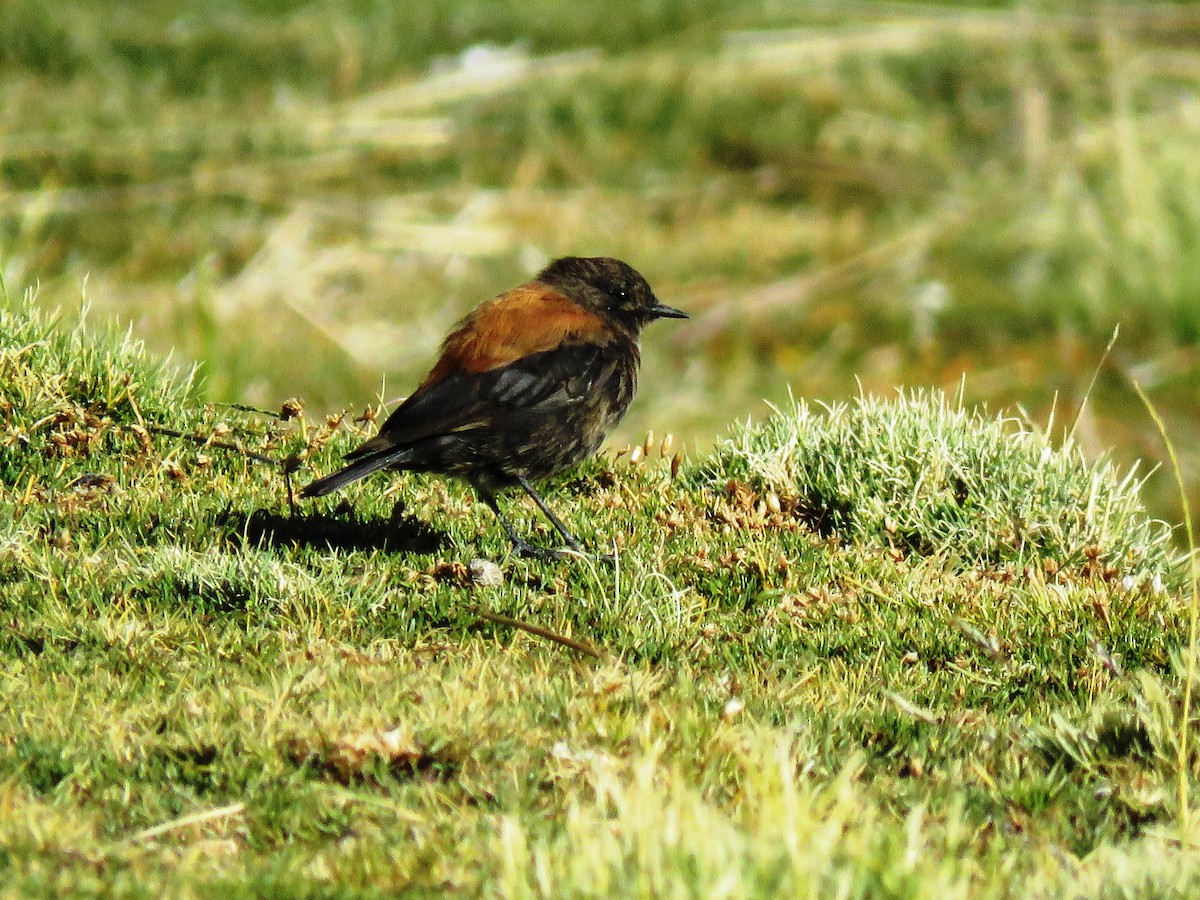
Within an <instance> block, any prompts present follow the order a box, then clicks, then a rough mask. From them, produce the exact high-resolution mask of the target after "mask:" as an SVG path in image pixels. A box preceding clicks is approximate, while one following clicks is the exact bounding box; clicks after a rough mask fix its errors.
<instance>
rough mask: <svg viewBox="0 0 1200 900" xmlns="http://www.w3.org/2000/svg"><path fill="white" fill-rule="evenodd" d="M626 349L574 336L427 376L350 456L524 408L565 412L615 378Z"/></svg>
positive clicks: (464, 428) (450, 431) (469, 426)
mask: <svg viewBox="0 0 1200 900" xmlns="http://www.w3.org/2000/svg"><path fill="white" fill-rule="evenodd" d="M623 352H624V351H622V350H620V349H619V344H617V343H616V342H607V343H597V342H594V341H574V342H570V343H564V344H560V345H559V346H557V347H555V348H553V349H550V350H543V351H541V352H538V353H531V354H528V355H526V356H522V357H520V358H518V359H515V360H513V361H511V362H509V363H507V364H505V365H502V366H498V367H496V368H492V369H488V370H486V371H483V372H462V371H460V372H455V373H454V374H451V375H448V376H446V377H444V378H443V379H442V380H440V381H436V382H433V383H430V382H429V381H426V383H425V384H423V385H422V386H421V387H420V388H419V389H418V390H417V391H416V392H415V393H414V394H413V395H412V396H411V397H409V398H408V399H407V400H405V401H404V402H403V403H402V404H400V406H398V407H397V408H396V410H395V411H394V412H393V413H392V414H391V415H390V416H388V418H387V421H386V422H384V423H383V426H382V427H381V428H380V429H379V434H377V435H376V436H375V437H373V438H372V439H371V440H369V441H367V442H366V443H365V444H363V445H362V446H361V447H359V448H358V449H356V450H355V451H354V452H352V453H350V454H349V455H348V456H347V457H346V458H347V459H359V458H361V457H364V456H367V455H369V454H371V453H375V452H378V451H380V450H386V449H390V448H395V447H400V446H405V445H409V444H414V443H416V442H417V441H421V440H424V439H426V438H430V437H436V436H439V435H445V434H454V433H461V432H466V431H471V430H474V429H477V428H487V427H488V426H489V425H491V424H492V423H493V422H494V421H497V420H502V419H505V418H508V417H512V416H519V415H522V414H526V413H536V414H537V415H538V416H539V417H541V416H554V415H556V414H559V413H561V412H565V411H566V410H567V409H569V408H570V407H571V406H572V405H573V404H575V403H577V402H579V400H580V399H581V398H582V397H584V396H586V395H587V394H588V393H589V392H590V391H592V390H595V389H598V388H602V387H603V383H604V382H606V381H607V380H608V379H610V378H612V377H613V374H614V372H615V370H616V368H617V366H618V365H619V362H618V360H619V357H620V356H621V354H622V353H623Z"/></svg>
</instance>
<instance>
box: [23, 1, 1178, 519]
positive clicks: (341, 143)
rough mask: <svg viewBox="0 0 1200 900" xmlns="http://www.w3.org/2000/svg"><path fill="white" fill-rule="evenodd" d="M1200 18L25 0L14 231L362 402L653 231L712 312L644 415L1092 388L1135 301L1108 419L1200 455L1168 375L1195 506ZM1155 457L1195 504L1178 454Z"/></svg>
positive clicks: (654, 6)
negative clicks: (495, 316)
mask: <svg viewBox="0 0 1200 900" xmlns="http://www.w3.org/2000/svg"><path fill="white" fill-rule="evenodd" d="M1196 24H1197V13H1196V8H1195V7H1194V6H1193V5H1191V4H1186V3H1180V4H1143V3H1124V4H1118V5H1115V6H1114V5H1109V6H1105V7H1102V8H1101V7H1097V6H1095V5H1094V4H1090V3H1079V4H1043V3H1038V2H1010V3H989V4H945V5H937V4H934V5H932V6H931V5H929V4H909V3H903V2H894V3H865V2H863V3H853V4H838V5H836V7H834V6H830V5H828V4H806V3H796V4H784V5H775V6H767V7H764V6H763V5H762V4H750V3H744V2H740V0H724V2H716V0H677V2H669V0H663V2H625V3H621V4H618V5H617V6H615V7H605V8H604V10H603V12H601V11H599V8H597V10H594V11H590V12H589V11H588V10H586V9H582V8H581V7H580V5H579V4H577V3H568V2H565V0H556V2H549V3H539V4H537V6H536V8H534V7H529V8H526V7H525V6H524V5H522V4H518V3H503V4H495V3H462V2H450V0H437V2H430V3H425V4H420V5H414V4H400V5H396V4H391V5H389V4H380V3H342V4H329V3H325V4H307V5H302V6H295V5H294V4H263V3H256V4H253V5H247V4H228V3H223V2H218V0H205V2H201V3H193V4H188V5H186V7H185V6H183V5H180V4H178V3H175V2H166V0H162V2H155V3H151V4H145V3H143V4H139V5H138V7H137V11H136V13H135V12H133V11H130V10H113V9H112V8H111V4H105V3H97V2H95V0H73V2H69V3H67V4H66V5H63V4H55V5H50V4H47V3H46V2H44V0H10V2H8V3H6V4H5V7H4V10H3V11H0V90H2V91H3V95H4V98H5V104H4V110H3V113H2V114H0V192H2V193H3V196H4V203H0V267H2V270H3V272H4V275H5V278H6V280H7V283H8V284H9V285H10V288H11V289H12V290H14V291H16V292H19V291H21V290H23V289H24V287H25V286H26V285H33V284H37V285H38V286H39V296H40V298H41V302H42V303H43V304H44V305H45V306H47V307H48V308H53V307H55V306H60V305H65V304H71V303H73V302H74V298H75V297H77V296H78V294H79V290H80V284H81V283H82V282H83V281H84V279H85V278H86V279H87V284H88V287H87V291H88V295H89V297H90V298H91V300H92V302H93V303H94V305H95V307H96V308H97V310H98V311H101V312H104V313H110V312H112V313H116V314H117V315H119V317H120V318H121V319H122V320H124V321H130V322H132V323H133V324H134V327H135V331H136V333H137V334H138V335H139V336H142V337H143V338H144V339H145V340H146V341H147V342H148V343H149V345H150V346H151V347H153V348H155V349H156V350H158V351H159V352H162V353H165V352H167V351H176V352H178V353H180V354H182V356H183V357H184V358H186V359H187V360H199V361H202V362H203V363H204V364H205V376H206V377H205V391H206V395H207V396H208V397H209V398H210V399H216V400H222V401H242V402H250V403H254V404H258V405H261V406H271V407H274V406H276V405H277V404H278V403H280V402H281V401H282V400H284V399H285V398H287V397H291V396H300V397H302V398H303V399H304V400H305V401H306V402H307V403H308V405H309V406H310V408H312V409H321V410H332V409H338V408H341V407H344V406H345V405H347V404H349V403H361V402H365V399H366V398H371V397H374V396H376V395H377V393H378V392H379V390H380V387H379V385H380V378H381V375H382V376H383V377H385V378H386V382H385V383H386V385H387V386H388V392H387V393H386V394H385V397H386V398H388V399H391V398H393V397H394V396H397V395H402V394H403V393H404V392H405V391H406V390H407V387H408V385H411V384H412V383H414V381H415V380H416V379H418V378H419V377H420V376H421V375H422V374H423V372H424V371H425V369H426V367H427V366H428V365H429V362H430V359H431V357H432V355H433V353H434V351H435V348H436V345H437V341H438V340H439V339H440V337H441V335H442V334H444V332H445V330H446V328H447V327H448V326H449V325H450V323H452V322H453V321H454V320H455V319H456V318H457V317H458V316H459V315H461V314H462V312H463V311H464V310H465V309H467V308H469V307H470V306H471V305H473V304H474V303H475V302H477V301H478V300H480V299H482V298H483V297H486V296H489V295H491V294H493V293H495V292H497V291H499V290H502V289H504V288H506V287H508V286H511V285H512V284H514V283H517V282H519V281H521V280H523V279H524V278H526V277H527V276H528V275H529V274H530V273H531V272H532V271H534V270H535V269H536V267H537V266H538V265H539V264H540V263H541V262H543V261H545V260H546V259H548V258H550V257H552V256H555V255H559V254H564V253H606V254H611V255H617V256H621V257H625V258H628V259H629V260H630V261H631V262H633V263H634V264H635V265H636V266H637V267H638V268H639V269H641V270H643V271H644V272H645V273H646V274H647V275H648V276H649V278H650V281H651V283H652V284H653V285H654V286H655V288H656V289H657V290H658V292H659V293H660V294H661V295H662V296H663V297H664V298H666V299H667V300H669V301H670V302H672V303H674V304H675V305H677V306H680V307H685V308H687V309H688V310H689V311H690V312H692V313H693V316H694V321H693V322H692V323H689V324H688V325H687V326H686V327H681V328H675V329H674V330H672V329H668V328H665V327H663V328H661V329H653V330H652V331H651V332H650V333H649V334H648V335H647V348H646V349H647V352H646V354H645V357H646V361H647V368H648V372H647V376H648V377H647V379H646V383H647V384H649V385H651V387H650V389H648V390H646V391H644V392H643V397H642V400H641V402H640V403H639V405H638V407H637V409H635V410H634V412H633V413H632V414H631V417H630V419H629V420H628V422H627V425H626V426H625V427H624V429H623V431H622V432H621V434H620V435H619V436H618V437H619V439H620V440H623V441H628V440H632V439H634V437H635V436H636V435H638V434H640V433H643V432H644V431H645V430H647V429H648V428H650V427H652V426H653V425H654V424H658V423H663V422H665V423H667V424H668V427H670V428H671V429H672V431H674V432H675V434H676V435H677V437H678V438H680V439H681V440H682V441H684V442H686V443H687V445H688V446H689V447H693V448H695V449H696V450H699V451H703V450H705V449H706V448H707V447H708V446H709V445H710V443H711V441H712V440H713V437H714V435H715V434H717V433H718V432H719V431H720V429H721V428H722V427H723V426H724V424H725V423H726V422H729V421H733V420H740V419H742V418H744V417H745V415H746V414H747V412H748V411H753V412H755V413H756V414H765V412H766V408H765V407H764V406H762V405H761V404H760V399H761V398H767V399H768V400H770V401H772V402H775V403H777V404H779V403H783V402H784V401H785V400H786V398H787V396H788V390H789V388H790V389H791V392H792V393H793V394H794V395H796V396H800V397H807V398H817V399H819V400H821V401H823V402H837V401H841V400H845V399H848V398H851V397H853V396H855V395H856V394H857V393H858V392H859V383H861V384H862V385H864V386H865V387H866V388H867V389H868V390H869V391H871V392H874V393H887V392H889V391H890V390H892V389H893V388H894V387H895V386H896V385H907V386H918V385H919V386H930V387H938V388H940V389H942V390H945V391H951V392H953V391H955V390H956V389H957V385H958V384H959V382H960V379H961V377H962V375H963V373H964V372H966V373H967V374H968V376H969V377H968V378H967V379H966V382H965V385H966V391H967V393H966V395H965V397H964V400H965V402H966V403H968V404H975V403H979V402H986V403H988V404H989V405H991V406H992V407H993V408H1003V407H1010V406H1014V405H1020V406H1022V407H1023V408H1025V409H1026V410H1028V411H1029V413H1030V415H1031V417H1032V418H1033V420H1035V421H1045V420H1047V419H1048V418H1049V415H1050V411H1051V410H1058V411H1059V412H1060V413H1062V412H1063V411H1067V412H1071V413H1073V411H1074V409H1075V408H1076V407H1077V406H1078V405H1079V403H1080V401H1081V399H1082V397H1083V396H1084V394H1085V393H1089V392H1088V385H1089V384H1090V383H1091V378H1092V374H1093V371H1094V368H1095V365H1096V362H1097V360H1098V359H1099V358H1100V356H1101V351H1102V348H1103V347H1104V345H1105V343H1106V342H1107V340H1108V337H1109V335H1110V334H1111V333H1112V330H1113V327H1114V325H1117V324H1121V325H1122V338H1121V341H1120V343H1119V344H1118V346H1117V348H1116V350H1115V352H1114V355H1113V357H1112V363H1111V365H1110V366H1109V367H1108V368H1107V369H1106V370H1105V372H1104V373H1102V377H1101V378H1100V380H1099V381H1098V382H1097V383H1096V385H1095V388H1094V389H1093V390H1091V391H1090V394H1089V396H1090V408H1089V410H1088V412H1087V414H1086V416H1085V418H1084V420H1083V421H1082V422H1081V427H1080V428H1079V429H1078V431H1077V433H1076V435H1075V437H1076V440H1077V442H1078V443H1079V444H1080V445H1081V446H1082V447H1083V448H1084V449H1085V450H1087V452H1088V453H1089V454H1090V455H1092V456H1098V455H1100V454H1101V453H1105V452H1108V451H1110V450H1111V451H1112V453H1113V458H1114V460H1115V461H1116V462H1118V463H1119V464H1121V465H1123V466H1128V465H1130V464H1132V462H1133V461H1134V460H1138V459H1144V460H1147V461H1148V462H1149V463H1150V465H1149V466H1148V469H1147V470H1148V471H1149V470H1150V469H1152V468H1153V465H1154V464H1155V463H1160V462H1164V461H1165V459H1164V457H1163V455H1162V451H1161V447H1160V446H1159V443H1158V441H1157V440H1156V439H1154V437H1153V433H1152V430H1151V429H1150V428H1149V423H1148V422H1147V420H1146V418H1145V416H1144V415H1143V414H1142V409H1141V406H1140V403H1139V402H1138V400H1137V397H1136V394H1135V392H1134V391H1133V390H1132V387H1131V384H1130V381H1131V378H1136V379H1137V380H1138V381H1139V382H1140V383H1141V384H1142V385H1143V386H1144V387H1145V388H1146V389H1147V391H1148V392H1149V394H1150V396H1151V398H1152V399H1153V401H1154V403H1155V405H1156V407H1157V408H1158V409H1159V410H1160V411H1161V412H1162V414H1163V416H1164V418H1165V421H1166V422H1167V425H1168V427H1169V428H1170V431H1171V433H1172V434H1174V435H1176V437H1177V442H1178V445H1179V446H1180V447H1181V448H1182V453H1183V454H1184V457H1183V464H1184V465H1183V469H1184V472H1185V476H1186V481H1185V484H1186V486H1187V489H1188V494H1189V496H1190V497H1191V498H1192V500H1193V506H1196V505H1197V502H1198V501H1197V496H1198V494H1197V487H1196V484H1197V482H1196V478H1195V475H1194V473H1195V472H1196V471H1197V465H1196V458H1195V451H1194V450H1193V449H1192V448H1195V447H1200V432H1198V431H1197V424H1196V423H1197V422H1198V421H1200V407H1198V406H1197V396H1198V395H1197V393H1196V390H1195V384H1196V382H1197V379H1198V378H1200V368H1198V367H1200V357H1198V356H1197V354H1196V352H1195V346H1196V339H1197V336H1198V335H1200V319H1198V318H1197V316H1198V313H1197V310H1198V309H1200V305H1198V304H1197V303H1196V302H1195V300H1196V296H1197V292H1198V291H1200V282H1198V281H1197V279H1198V277H1200V276H1197V273H1198V272H1200V259H1198V253H1200V206H1198V205H1197V200H1196V198H1195V192H1193V191H1188V190H1181V189H1180V186H1181V185H1188V184H1194V183H1196V182H1197V180H1198V179H1200V168H1198V167H1200V161H1198V157H1197V155H1196V154H1195V153H1194V152H1192V148H1193V147H1195V146H1196V144H1197V143H1198V142H1200V134H1198V133H1197V132H1198V126H1197V122H1198V121H1200V119H1198V117H1197V116H1196V115H1195V109H1194V105H1195V101H1194V98H1195V96H1196V95H1197V91H1198V88H1200V84H1198V82H1200V73H1198V72H1197V70H1196V67H1195V65H1194V64H1193V61H1192V60H1193V56H1194V52H1195V50H1196V46H1195V36H1196V35H1197V34H1200V29H1197V28H1196V27H1195V26H1196ZM298 347H302V348H303V352H297V348H298ZM1061 417H1062V416H1061V415H1060V418H1061ZM659 427H660V428H661V424H660V425H659ZM1058 437H1059V436H1057V435H1056V436H1055V438H1056V439H1057V438H1058ZM1145 492H1146V493H1145V496H1146V499H1147V502H1148V503H1149V505H1150V507H1151V508H1152V509H1153V510H1154V511H1155V513H1156V514H1157V515H1158V516H1159V517H1162V518H1167V519H1170V520H1172V521H1174V520H1177V519H1178V517H1179V516H1178V508H1177V497H1176V494H1175V490H1174V487H1173V486H1172V485H1171V484H1170V481H1169V479H1166V478H1159V477H1157V476H1154V477H1151V479H1150V481H1149V482H1148V484H1147V485H1146V488H1145Z"/></svg>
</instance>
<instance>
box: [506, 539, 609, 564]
mask: <svg viewBox="0 0 1200 900" xmlns="http://www.w3.org/2000/svg"><path fill="white" fill-rule="evenodd" d="M513 552H514V553H516V554H517V556H520V557H522V558H523V559H580V558H587V557H590V556H592V554H590V553H588V552H587V551H586V550H584V549H583V548H582V547H580V546H578V545H576V546H574V547H563V548H561V549H552V548H550V547H539V546H537V545H536V544H531V543H529V542H528V541H526V540H523V539H522V540H515V541H513ZM600 559H611V557H603V556H602V557H600Z"/></svg>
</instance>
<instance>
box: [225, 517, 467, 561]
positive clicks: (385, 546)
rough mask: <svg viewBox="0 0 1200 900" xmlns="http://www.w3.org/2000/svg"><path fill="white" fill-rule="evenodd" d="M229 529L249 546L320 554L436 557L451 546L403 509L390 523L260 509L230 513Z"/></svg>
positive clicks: (381, 520) (387, 520) (383, 520)
mask: <svg viewBox="0 0 1200 900" xmlns="http://www.w3.org/2000/svg"><path fill="white" fill-rule="evenodd" d="M225 519H226V523H225V524H226V525H227V527H229V528H230V530H231V531H232V532H234V533H235V534H237V535H238V536H239V537H240V538H241V539H242V540H244V541H245V542H246V543H248V544H250V545H251V546H265V547H293V548H297V547H312V548H314V549H316V550H346V551H352V550H382V551H384V552H387V553H419V554H433V553H437V552H438V551H439V550H441V549H442V548H443V547H445V546H446V545H447V544H449V542H450V537H449V535H447V534H446V533H445V532H444V531H438V530H437V529H436V528H433V527H431V526H430V525H428V524H427V523H425V522H422V521H421V520H420V519H418V518H416V517H415V516H410V515H406V514H404V513H403V512H402V511H400V510H399V509H398V510H397V511H394V512H393V514H392V516H391V518H390V519H375V520H365V519H361V518H359V516H358V515H357V514H355V513H354V512H353V511H352V510H351V511H349V512H343V510H342V509H341V508H339V509H338V510H337V511H336V512H335V513H334V514H333V515H329V514H323V513H314V514H311V515H310V514H295V513H283V514H280V513H277V512H274V511H272V510H268V509H256V510H254V511H253V512H251V513H250V514H249V515H246V514H243V513H229V514H227V515H226V517H225Z"/></svg>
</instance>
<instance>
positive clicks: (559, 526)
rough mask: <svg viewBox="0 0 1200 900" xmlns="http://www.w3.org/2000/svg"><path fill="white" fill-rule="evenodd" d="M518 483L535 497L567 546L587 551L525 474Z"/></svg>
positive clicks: (576, 550)
mask: <svg viewBox="0 0 1200 900" xmlns="http://www.w3.org/2000/svg"><path fill="white" fill-rule="evenodd" d="M517 483H518V484H520V485H521V487H522V488H524V489H525V493H527V494H528V495H529V496H530V497H532V498H533V502H534V503H536V504H537V505H538V509H540V510H541V511H542V512H544V513H545V514H546V518H547V519H549V520H550V524H551V525H553V526H554V527H555V529H556V530H557V531H558V533H559V534H560V535H562V539H563V540H564V541H566V542H567V546H568V547H570V548H571V549H572V550H574V551H575V552H576V553H586V552H587V551H585V550H584V549H583V545H582V544H580V543H579V541H578V540H577V539H576V538H575V535H573V534H571V532H570V531H568V530H567V526H566V525H564V524H563V523H562V521H561V520H560V519H559V518H558V516H556V515H555V514H554V510H552V509H551V508H550V507H549V506H547V505H546V501H545V500H543V499H542V498H541V497H539V496H538V492H537V491H535V490H534V489H533V485H532V484H530V483H529V479H528V478H526V477H525V476H524V475H518V476H517Z"/></svg>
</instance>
